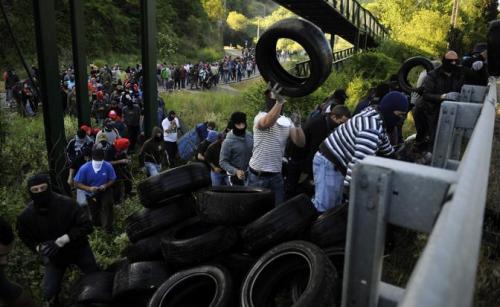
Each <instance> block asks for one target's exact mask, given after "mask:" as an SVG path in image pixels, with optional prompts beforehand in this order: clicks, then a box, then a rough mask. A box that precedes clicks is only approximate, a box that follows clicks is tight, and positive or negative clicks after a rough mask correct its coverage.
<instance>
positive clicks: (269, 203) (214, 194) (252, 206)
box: [196, 186, 274, 225]
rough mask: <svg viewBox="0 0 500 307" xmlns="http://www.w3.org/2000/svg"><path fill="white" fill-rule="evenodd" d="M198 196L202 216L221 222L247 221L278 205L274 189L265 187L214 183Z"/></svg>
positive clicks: (215, 222)
mask: <svg viewBox="0 0 500 307" xmlns="http://www.w3.org/2000/svg"><path fill="white" fill-rule="evenodd" d="M196 198H197V202H196V210H197V213H198V216H199V217H200V218H201V219H202V220H203V221H205V222H208V223H214V224H221V225H246V224H248V223H250V222H252V221H253V220H255V219H256V218H258V217H260V216H261V215H263V214H264V213H266V212H268V211H269V210H271V209H272V208H274V193H273V192H272V191H271V190H269V189H263V188H255V187H243V186H227V187H226V186H222V187H212V188H209V189H207V190H204V191H200V192H199V193H197V194H196Z"/></svg>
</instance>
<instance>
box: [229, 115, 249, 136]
mask: <svg viewBox="0 0 500 307" xmlns="http://www.w3.org/2000/svg"><path fill="white" fill-rule="evenodd" d="M241 123H244V124H245V128H243V129H238V128H236V125H237V124H241ZM231 126H232V129H233V134H234V135H236V136H245V131H246V127H247V115H246V114H245V113H243V112H234V113H233V114H231Z"/></svg>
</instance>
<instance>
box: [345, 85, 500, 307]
mask: <svg viewBox="0 0 500 307" xmlns="http://www.w3.org/2000/svg"><path fill="white" fill-rule="evenodd" d="M499 88H500V79H494V78H490V82H489V86H488V87H472V86H464V88H463V89H462V93H461V99H460V100H461V101H462V102H449V101H446V102H444V103H443V104H442V106H441V110H440V117H439V123H438V131H437V135H436V141H435V145H434V152H433V162H432V164H433V166H424V165H418V164H414V163H407V162H401V161H395V160H389V159H384V158H379V157H368V158H366V159H364V160H363V161H361V162H360V163H359V164H358V165H356V166H355V167H354V170H353V176H352V179H353V180H352V183H351V190H350V204H349V221H348V227H347V243H346V257H345V259H346V262H345V266H344V284H343V297H342V306H344V307H345V306H360V307H361V306H363V307H365V306H368V307H374V306H404V307H413V306H415V307H416V306H426V307H438V306H471V305H472V300H473V294H474V284H475V276H476V272H477V266H478V259H479V249H480V244H481V234H482V225H483V215H484V211H485V206H486V194H487V193H486V192H487V186H488V175H489V166H490V158H491V149H492V140H493V130H494V124H495V113H496V110H495V108H496V104H497V100H498V93H499V92H498V89H499ZM465 137H469V139H468V143H467V147H466V148H465V152H464V153H463V154H462V148H463V147H462V141H463V139H464V138H465ZM387 224H392V225H396V226H399V227H403V228H408V229H411V230H414V231H417V232H421V233H426V234H429V239H428V241H427V244H426V246H425V248H424V250H423V253H422V255H421V256H420V258H419V260H418V263H417V265H416V267H415V269H414V270H413V272H412V274H411V277H410V280H409V282H408V284H407V287H406V289H403V288H400V287H397V286H394V285H390V284H387V283H384V282H382V281H381V274H382V265H383V255H384V245H385V234H386V227H387Z"/></svg>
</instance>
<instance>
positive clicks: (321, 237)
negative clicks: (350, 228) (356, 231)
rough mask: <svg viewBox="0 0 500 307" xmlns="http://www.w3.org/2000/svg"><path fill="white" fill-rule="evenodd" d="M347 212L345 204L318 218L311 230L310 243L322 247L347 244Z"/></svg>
mask: <svg viewBox="0 0 500 307" xmlns="http://www.w3.org/2000/svg"><path fill="white" fill-rule="evenodd" d="M347 212H348V208H347V205H346V204H343V205H341V206H338V207H335V208H332V209H330V210H328V211H326V212H324V213H323V214H321V215H320V216H318V218H317V219H316V221H314V223H313V224H312V225H311V229H310V230H309V241H311V242H312V243H314V244H316V245H318V246H321V247H328V246H334V245H337V244H340V243H342V242H345V238H346V232H347Z"/></svg>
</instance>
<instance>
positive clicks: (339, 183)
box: [312, 152, 344, 212]
mask: <svg viewBox="0 0 500 307" xmlns="http://www.w3.org/2000/svg"><path fill="white" fill-rule="evenodd" d="M313 174H314V197H313V199H312V202H313V203H314V207H316V210H318V211H319V212H324V211H326V210H328V209H331V208H333V207H335V206H338V205H340V204H341V202H342V190H343V188H344V175H342V173H341V172H339V171H338V170H337V168H336V167H335V165H334V164H333V163H332V162H330V161H329V160H328V159H327V158H325V157H324V156H323V155H322V154H321V153H319V152H317V153H316V154H315V155H314V159H313Z"/></svg>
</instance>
